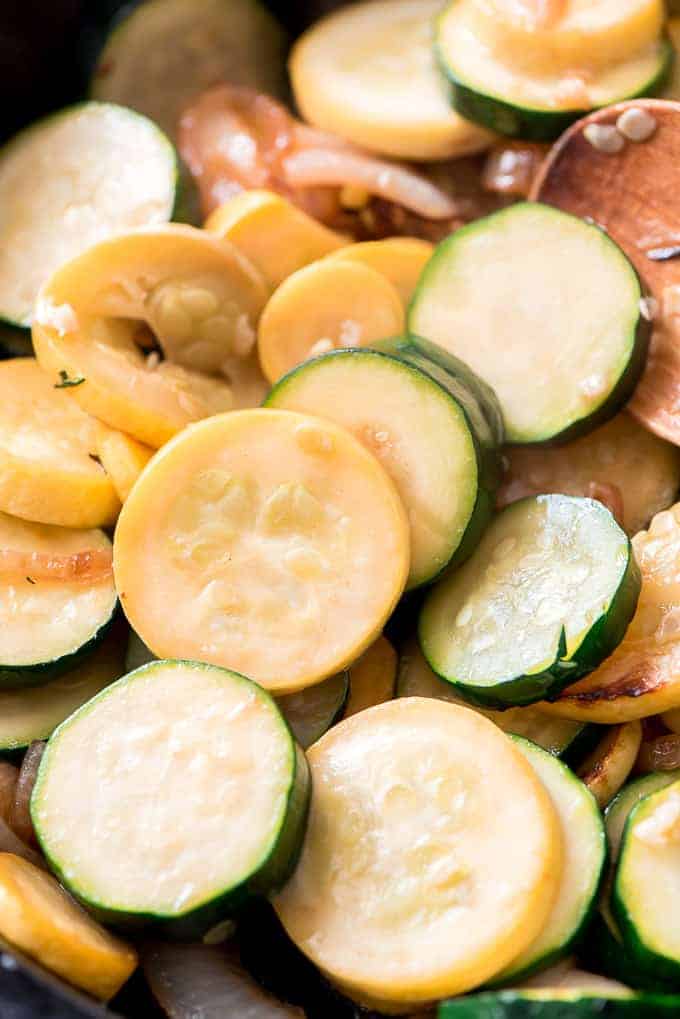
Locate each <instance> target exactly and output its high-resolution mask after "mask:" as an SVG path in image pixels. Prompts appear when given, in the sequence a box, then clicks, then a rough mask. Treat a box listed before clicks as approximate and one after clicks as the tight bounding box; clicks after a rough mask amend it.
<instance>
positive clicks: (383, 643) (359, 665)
mask: <svg viewBox="0 0 680 1019" xmlns="http://www.w3.org/2000/svg"><path fill="white" fill-rule="evenodd" d="M396 679H397V652H396V651H395V650H394V648H393V647H392V645H391V644H390V642H389V640H388V639H387V637H383V636H380V637H378V639H377V640H376V641H375V642H374V643H373V644H371V646H370V647H369V648H368V650H366V651H364V653H363V655H362V656H361V658H358V659H357V661H356V662H355V663H354V665H352V667H351V669H350V670H349V698H348V701H347V705H346V706H345V710H344V712H343V714H344V717H345V718H349V717H350V715H356V714H358V713H359V712H360V711H365V710H366V708H372V707H374V706H375V705H376V704H383V703H384V702H385V701H391V700H392V698H393V697H394V685H395V682H396Z"/></svg>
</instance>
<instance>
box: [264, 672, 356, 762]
mask: <svg viewBox="0 0 680 1019" xmlns="http://www.w3.org/2000/svg"><path fill="white" fill-rule="evenodd" d="M348 694H349V676H348V674H347V673H346V672H338V673H337V674H336V675H335V676H329V678H328V679H324V680H323V682H321V683H317V684H316V685H315V686H309V687H307V689H306V690H300V691H299V693H289V694H286V695H285V696H284V697H278V698H277V701H276V703H277V704H278V707H279V711H280V712H281V714H282V715H283V717H284V718H285V720H286V721H287V722H288V725H289V726H290V727H291V729H292V731H293V735H294V736H295V739H296V740H297V741H298V743H299V744H300V746H301V747H302V749H303V750H306V749H307V748H308V747H311V745H312V743H316V741H317V740H318V739H319V738H320V737H321V736H323V734H324V733H325V732H327V731H328V730H329V729H330V727H331V726H332V725H333V723H334V722H336V721H337V720H338V718H340V716H341V715H342V714H343V709H344V707H345V704H346V703H347V696H348Z"/></svg>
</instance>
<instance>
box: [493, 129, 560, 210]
mask: <svg viewBox="0 0 680 1019" xmlns="http://www.w3.org/2000/svg"><path fill="white" fill-rule="evenodd" d="M547 153H548V147H547V146H546V145H540V144H538V143H536V142H512V141H502V142H498V143H497V144H496V145H494V147H493V148H492V149H491V151H490V152H489V154H488V156H487V157H486V160H485V162H484V169H483V170H482V184H483V186H484V188H485V189H486V190H487V191H492V192H494V193H496V194H499V195H512V196H514V197H519V198H528V197H529V194H530V192H531V186H532V184H533V182H534V178H535V176H536V174H537V173H538V169H539V167H540V165H541V163H542V162H543V160H544V159H545V157H546V155H547Z"/></svg>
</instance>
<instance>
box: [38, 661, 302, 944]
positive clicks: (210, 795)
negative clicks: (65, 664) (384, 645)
mask: <svg viewBox="0 0 680 1019" xmlns="http://www.w3.org/2000/svg"><path fill="white" fill-rule="evenodd" d="M93 745H96V746H97V753H96V754H92V753H91V752H90V750H89V749H88V748H89V747H91V746H93ZM186 762H190V763H186ZM76 781H77V783H78V790H79V792H78V796H74V795H73V790H74V782H76ZM308 792H309V778H308V770H307V765H306V762H305V758H304V755H303V753H302V751H301V750H300V748H299V747H298V746H297V744H296V743H295V741H294V740H293V738H292V736H291V734H290V730H289V729H288V726H287V725H286V724H285V722H284V721H283V719H282V717H281V715H280V713H279V711H278V709H277V708H276V706H275V704H274V703H273V701H272V700H271V699H270V698H269V696H268V695H267V694H266V693H265V692H264V691H263V690H261V689H260V688H259V687H257V686H256V685H255V684H254V683H251V682H250V681H249V680H247V679H245V678H244V677H243V676H240V675H238V674H237V673H233V672H228V671H226V670H224V669H218V668H216V667H214V666H210V665H204V664H199V663H195V662H179V661H174V662H173V661H165V662H152V663H151V664H149V665H146V666H143V667H142V668H141V669H138V670H136V671H135V672H133V673H130V674H129V675H128V676H125V677H123V679H121V680H119V681H118V682H117V683H114V684H113V685H112V686H110V687H108V689H106V690H104V691H103V692H102V693H101V694H99V695H98V696H97V697H95V698H94V700H92V701H90V702H89V703H88V704H86V705H84V706H83V707H82V708H81V709H80V710H79V711H77V712H76V713H75V714H74V715H72V716H71V717H70V718H69V719H68V720H67V721H66V722H65V723H64V724H63V725H61V726H60V727H59V729H58V730H57V731H56V733H54V735H53V736H52V738H51V739H50V741H49V743H48V745H47V749H46V750H45V753H44V755H43V758H42V761H41V765H40V770H39V773H38V779H37V782H36V785H35V788H34V791H33V796H32V801H31V814H32V818H33V825H34V828H35V831H36V835H37V837H38V840H39V842H40V844H41V846H42V849H43V851H44V853H45V855H46V857H47V859H48V861H49V863H50V866H51V867H52V869H53V870H54V871H55V872H56V873H57V874H58V875H59V877H60V880H61V881H62V882H63V884H64V885H65V886H66V887H68V888H69V889H70V891H71V892H72V893H73V894H74V895H75V896H76V897H77V898H79V899H81V900H82V901H83V902H84V903H85V904H86V905H88V906H89V907H92V908H94V909H95V911H97V912H98V913H99V914H100V915H102V917H106V918H107V919H108V920H109V922H112V923H118V924H124V923H126V922H137V923H140V922H143V921H147V922H156V923H158V924H159V925H162V926H165V927H166V929H167V930H169V931H170V932H171V933H173V934H174V935H177V936H181V937H186V938H189V939H191V938H195V937H196V936H200V935H201V934H203V933H205V932H206V931H207V930H209V929H210V928H211V927H213V926H214V925H215V923H217V922H218V921H219V920H220V919H222V918H224V917H225V916H226V915H228V913H229V912H230V911H231V910H232V909H233V908H234V907H235V906H238V905H239V904H240V903H242V902H243V900H244V898H245V897H247V896H248V895H250V894H252V893H258V894H261V893H265V892H267V891H268V890H271V889H272V888H276V887H279V886H280V885H281V884H282V883H283V882H284V881H285V880H286V878H287V877H288V875H289V874H290V871H291V869H292V867H293V866H294V864H295V860H296V859H297V854H298V850H299V845H300V840H301V838H302V834H303V830H304V824H305V818H306V813H307V799H308ZM83 803H86V804H87V809H86V811H85V812H84V813H83V811H82V804H83Z"/></svg>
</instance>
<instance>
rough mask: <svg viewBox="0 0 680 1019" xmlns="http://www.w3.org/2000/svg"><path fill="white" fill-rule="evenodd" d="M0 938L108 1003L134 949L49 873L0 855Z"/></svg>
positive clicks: (133, 960)
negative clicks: (105, 927)
mask: <svg viewBox="0 0 680 1019" xmlns="http://www.w3.org/2000/svg"><path fill="white" fill-rule="evenodd" d="M0 901H1V902H2V910H0V936H2V937H3V938H6V939H7V941H9V942H10V944H12V945H14V946H16V947H17V948H18V949H20V950H21V951H22V952H25V953H26V955H29V956H31V957H32V958H33V959H37V960H38V962H40V963H41V965H43V966H44V967H45V968H46V969H48V970H51V971H52V972H53V973H57V974H58V975H59V976H60V977H63V978H64V979H65V980H68V982H69V983H70V984H74V985H75V986H76V987H80V988H82V989H83V990H84V991H88V992H89V993H90V994H92V995H94V997H96V998H100V999H102V1000H104V1001H108V999H109V998H112V997H113V996H114V994H116V993H117V992H118V991H119V990H120V988H121V987H122V985H123V984H124V983H125V982H126V981H127V979H128V978H129V977H130V976H131V975H132V973H133V972H134V971H135V969H136V968H137V953H136V952H135V950H134V949H133V948H132V946H131V945H127V944H126V943H125V942H123V941H120V940H119V939H118V938H117V937H114V935H113V934H110V933H109V931H107V930H104V928H103V927H100V926H99V924H98V923H97V922H96V921H95V920H93V919H92V917H90V916H88V914H87V913H86V912H85V910H84V909H82V908H81V907H80V906H79V905H78V904H77V903H76V902H74V901H73V899H72V898H71V896H70V895H68V894H67V893H66V892H65V891H64V889H63V888H60V887H59V885H58V884H57V882H56V881H55V880H54V878H53V877H52V875H51V874H46V873H45V871H43V870H40V868H39V867H35V866H34V865H33V864H32V863H29V862H28V861H27V860H22V859H20V857H18V856H14V855H13V854H11V853H0Z"/></svg>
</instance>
